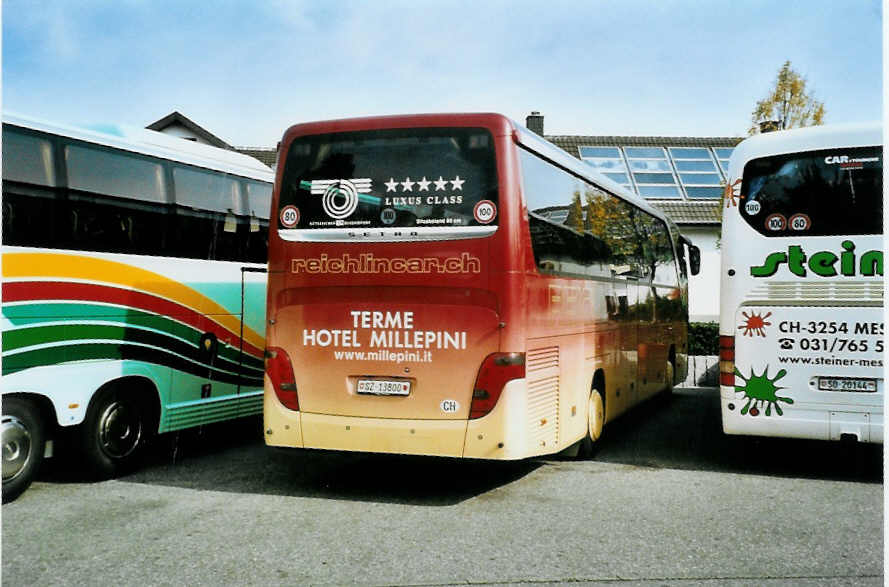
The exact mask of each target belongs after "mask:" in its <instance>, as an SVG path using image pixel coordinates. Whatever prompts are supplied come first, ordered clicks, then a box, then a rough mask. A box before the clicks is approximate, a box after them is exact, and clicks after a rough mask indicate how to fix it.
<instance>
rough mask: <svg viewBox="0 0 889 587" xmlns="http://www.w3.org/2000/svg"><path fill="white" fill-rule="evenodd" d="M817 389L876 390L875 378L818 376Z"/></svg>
mask: <svg viewBox="0 0 889 587" xmlns="http://www.w3.org/2000/svg"><path fill="white" fill-rule="evenodd" d="M818 389H820V390H821V391H864V392H871V393H873V392H875V391H877V380H876V379H855V378H852V377H819V378H818Z"/></svg>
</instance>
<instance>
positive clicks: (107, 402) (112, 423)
mask: <svg viewBox="0 0 889 587" xmlns="http://www.w3.org/2000/svg"><path fill="white" fill-rule="evenodd" d="M142 397H143V396H142V395H141V394H140V393H139V389H138V388H136V387H132V386H127V385H123V384H120V385H117V386H115V387H112V388H110V389H107V390H105V391H104V392H100V393H99V394H98V395H97V396H96V397H95V398H94V400H93V402H92V403H91V404H90V406H89V409H87V413H86V419H85V420H84V422H83V425H82V426H81V431H80V432H81V449H82V450H83V457H84V459H85V460H86V465H87V468H88V469H89V470H90V471H91V472H92V473H93V474H94V475H95V476H97V477H99V478H103V479H107V478H110V477H116V476H118V475H122V474H124V473H127V472H129V471H131V470H132V469H133V468H134V467H135V466H136V464H137V463H138V462H139V459H140V458H141V457H142V453H143V452H144V449H145V445H146V443H147V441H148V437H149V428H148V422H149V421H150V417H149V410H148V409H146V406H145V402H144V401H143V400H142Z"/></svg>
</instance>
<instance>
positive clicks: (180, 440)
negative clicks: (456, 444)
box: [40, 418, 543, 506]
mask: <svg viewBox="0 0 889 587" xmlns="http://www.w3.org/2000/svg"><path fill="white" fill-rule="evenodd" d="M53 461H57V462H55V463H52V461H50V462H49V463H48V464H50V467H49V468H47V469H46V470H44V471H43V472H42V473H41V475H40V479H41V480H43V481H50V482H58V483H71V482H76V483H81V482H85V481H89V479H88V478H85V477H84V475H83V474H82V473H80V472H79V471H78V468H77V467H76V465H74V464H73V463H74V461H73V460H62V459H59V460H56V459H53ZM542 464H543V463H540V462H534V461H521V462H486V461H464V460H460V459H449V458H439V457H415V456H406V455H380V454H361V453H340V452H328V451H314V450H282V449H274V448H269V447H266V446H265V444H264V442H263V440H262V419H261V418H249V419H244V420H240V421H236V422H226V423H220V424H214V425H211V426H204V427H201V428H198V429H194V430H187V431H182V432H179V433H173V434H169V435H165V436H163V437H160V438H158V439H156V440H155V442H154V443H153V444H152V445H151V447H150V449H149V451H148V453H147V454H146V455H145V459H144V461H143V463H142V466H141V467H140V468H139V470H138V471H136V472H134V473H132V474H129V475H126V476H124V477H122V478H121V479H122V480H125V481H129V482H135V483H147V484H156V485H165V486H172V487H182V488H189V489H199V490H210V491H230V492H236V493H255V494H267V495H288V496H300V497H320V498H325V499H346V500H352V501H375V502H387V503H405V504H411V505H428V506H441V505H451V504H454V503H459V502H461V501H464V500H466V499H469V498H472V497H475V496H477V495H480V494H483V493H487V492H489V491H491V490H493V489H496V488H498V487H501V486H504V485H507V484H509V483H512V482H514V481H516V480H518V479H520V478H522V477H524V476H525V475H527V474H528V473H530V472H531V471H533V470H535V469H537V468H538V467H540V466H541V465H542Z"/></svg>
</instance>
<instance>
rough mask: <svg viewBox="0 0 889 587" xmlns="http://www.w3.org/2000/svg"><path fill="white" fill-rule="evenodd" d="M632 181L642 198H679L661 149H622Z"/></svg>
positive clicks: (674, 181)
mask: <svg viewBox="0 0 889 587" xmlns="http://www.w3.org/2000/svg"><path fill="white" fill-rule="evenodd" d="M624 153H626V155H627V161H628V162H629V164H630V169H631V170H632V171H633V181H634V182H635V183H636V188H637V191H638V193H639V195H640V196H642V197H644V198H670V199H672V198H681V197H682V194H680V192H679V186H678V185H677V184H676V176H675V175H674V174H673V169H672V168H671V167H670V162H669V161H668V160H667V153H666V151H664V149H663V148H662V147H624Z"/></svg>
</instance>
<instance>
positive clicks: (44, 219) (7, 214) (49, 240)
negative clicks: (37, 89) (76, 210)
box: [2, 125, 70, 248]
mask: <svg viewBox="0 0 889 587" xmlns="http://www.w3.org/2000/svg"><path fill="white" fill-rule="evenodd" d="M2 160H3V233H2V234H3V244H4V245H14V246H35V247H51V248H61V247H64V246H65V245H66V244H67V241H68V238H69V236H70V234H69V227H68V223H67V222H66V219H67V213H66V205H67V204H66V202H65V201H64V200H63V199H62V195H61V193H60V191H59V190H58V189H57V188H56V185H57V183H56V174H55V158H54V152H53V145H52V142H51V141H50V140H49V139H48V138H45V137H39V136H35V135H32V134H28V133H26V132H23V131H20V130H18V129H15V128H13V127H11V126H10V125H3V156H2Z"/></svg>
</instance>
